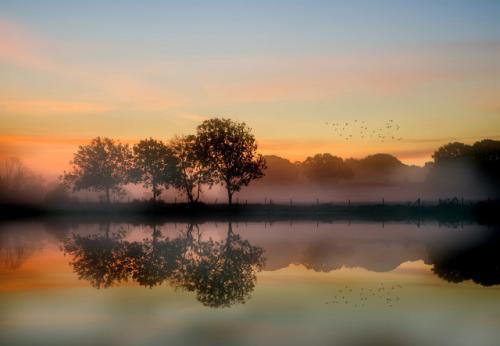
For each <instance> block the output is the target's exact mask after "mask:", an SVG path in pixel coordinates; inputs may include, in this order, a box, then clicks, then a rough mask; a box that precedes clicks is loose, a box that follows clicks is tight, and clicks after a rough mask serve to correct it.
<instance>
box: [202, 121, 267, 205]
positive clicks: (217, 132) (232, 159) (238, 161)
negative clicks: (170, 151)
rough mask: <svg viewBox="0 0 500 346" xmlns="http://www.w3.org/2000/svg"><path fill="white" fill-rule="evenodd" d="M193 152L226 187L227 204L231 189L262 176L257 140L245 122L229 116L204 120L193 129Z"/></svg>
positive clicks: (262, 167) (230, 201)
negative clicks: (194, 150)
mask: <svg viewBox="0 0 500 346" xmlns="http://www.w3.org/2000/svg"><path fill="white" fill-rule="evenodd" d="M195 147H196V151H197V152H198V153H199V155H200V158H201V160H202V162H203V164H204V165H205V166H206V167H208V168H209V169H210V171H211V172H212V174H213V181H214V183H220V184H222V185H224V186H225V188H226V190H227V196H228V203H229V204H230V205H231V203H232V197H233V194H234V192H237V191H240V189H241V188H242V187H243V186H247V185H248V184H249V183H250V182H251V181H252V180H254V179H258V178H261V177H262V176H263V175H264V172H263V171H264V169H265V168H266V162H265V160H264V157H263V156H262V155H260V154H257V143H256V141H255V137H254V136H253V134H252V133H251V130H250V128H248V127H247V125H246V124H245V123H242V122H236V121H233V120H231V119H224V118H212V119H209V120H205V121H204V122H203V123H202V124H201V125H199V126H198V128H197V131H196V144H195Z"/></svg>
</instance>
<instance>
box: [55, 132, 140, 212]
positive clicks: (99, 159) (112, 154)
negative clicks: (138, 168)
mask: <svg viewBox="0 0 500 346" xmlns="http://www.w3.org/2000/svg"><path fill="white" fill-rule="evenodd" d="M71 164H72V166H73V167H72V170H71V171H70V172H64V175H63V180H64V181H65V182H66V183H67V184H68V185H70V186H72V187H73V190H75V191H76V190H93V191H102V192H104V193H105V199H106V201H107V202H108V203H109V202H110V194H111V192H115V193H121V192H123V189H122V187H123V185H125V184H127V183H128V182H129V181H130V167H131V166H132V152H131V151H130V148H129V147H128V145H127V144H121V143H119V142H116V141H114V140H112V139H110V138H101V137H97V138H94V139H93V140H92V142H91V143H90V144H88V145H82V146H80V147H79V148H78V151H77V152H76V153H75V154H74V156H73V161H72V162H71Z"/></svg>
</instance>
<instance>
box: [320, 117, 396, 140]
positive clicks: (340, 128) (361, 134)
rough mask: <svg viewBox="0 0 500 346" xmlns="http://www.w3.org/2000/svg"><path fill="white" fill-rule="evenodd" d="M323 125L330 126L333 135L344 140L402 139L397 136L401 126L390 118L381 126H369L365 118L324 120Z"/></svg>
mask: <svg viewBox="0 0 500 346" xmlns="http://www.w3.org/2000/svg"><path fill="white" fill-rule="evenodd" d="M325 125H326V126H328V127H331V128H332V129H333V132H334V134H335V135H337V136H338V137H339V138H342V139H344V140H346V141H349V140H352V139H354V138H358V139H359V138H361V139H375V140H380V141H382V142H384V141H402V140H403V138H402V137H400V136H399V130H400V129H401V126H400V125H399V124H397V123H396V122H394V120H392V119H390V120H388V121H386V122H385V123H384V124H383V125H382V126H379V127H369V126H368V124H367V123H366V121H365V120H357V119H354V120H352V121H350V122H349V121H345V122H325Z"/></svg>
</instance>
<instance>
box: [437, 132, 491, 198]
mask: <svg viewBox="0 0 500 346" xmlns="http://www.w3.org/2000/svg"><path fill="white" fill-rule="evenodd" d="M432 157H433V158H434V166H433V167H432V170H431V174H430V175H429V180H430V181H434V182H439V183H441V184H453V183H454V184H455V185H456V186H458V185H467V184H470V183H471V182H473V181H476V182H480V183H482V184H485V185H486V186H488V187H489V189H490V191H492V192H491V193H492V194H493V195H495V192H494V191H499V187H500V141H494V140H490V139H485V140H482V141H479V142H475V143H474V144H473V145H472V146H471V145H467V144H463V143H459V142H454V143H449V144H446V145H444V146H442V147H440V148H439V149H438V150H436V151H435V152H434V154H433V156H432ZM464 172H465V173H466V174H464ZM496 196H498V192H496Z"/></svg>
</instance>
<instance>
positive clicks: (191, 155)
mask: <svg viewBox="0 0 500 346" xmlns="http://www.w3.org/2000/svg"><path fill="white" fill-rule="evenodd" d="M170 146H171V148H172V150H173V153H174V155H175V157H176V159H177V174H176V175H175V178H174V179H173V186H175V187H176V188H177V189H178V190H179V191H181V193H183V194H185V195H186V197H187V199H188V202H189V203H196V202H198V200H199V198H200V194H201V192H202V190H201V188H202V185H203V184H210V183H211V174H210V171H209V169H208V167H207V165H204V164H203V161H202V157H201V155H200V153H199V151H198V150H196V137H195V136H193V135H190V136H184V137H177V138H175V139H174V140H172V142H171V144H170Z"/></svg>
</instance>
